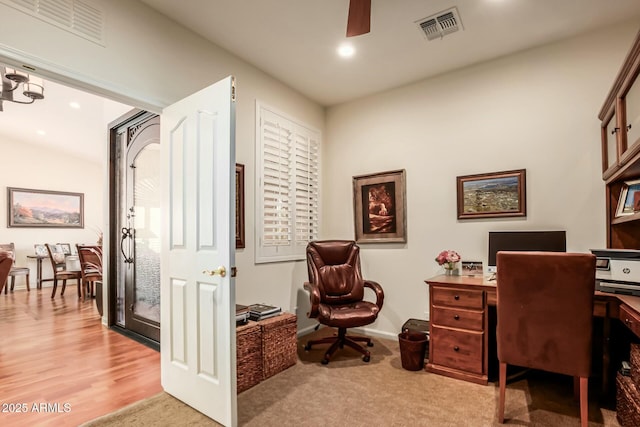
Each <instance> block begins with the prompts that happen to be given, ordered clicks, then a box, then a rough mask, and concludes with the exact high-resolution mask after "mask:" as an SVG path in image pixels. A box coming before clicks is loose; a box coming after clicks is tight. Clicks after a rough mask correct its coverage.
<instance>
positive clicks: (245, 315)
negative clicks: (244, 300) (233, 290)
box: [236, 304, 249, 326]
mask: <svg viewBox="0 0 640 427" xmlns="http://www.w3.org/2000/svg"><path fill="white" fill-rule="evenodd" d="M248 320H249V306H248V305H240V304H236V326H238V325H244V324H245V323H247V321H248Z"/></svg>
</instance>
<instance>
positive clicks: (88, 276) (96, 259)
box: [76, 244, 102, 297]
mask: <svg viewBox="0 0 640 427" xmlns="http://www.w3.org/2000/svg"><path fill="white" fill-rule="evenodd" d="M76 249H77V251H78V257H79V258H80V274H81V276H82V292H83V294H84V293H85V292H88V293H89V296H90V297H93V296H94V295H95V283H96V282H99V281H101V280H102V248H101V247H100V246H96V245H80V244H76ZM85 295H86V294H85Z"/></svg>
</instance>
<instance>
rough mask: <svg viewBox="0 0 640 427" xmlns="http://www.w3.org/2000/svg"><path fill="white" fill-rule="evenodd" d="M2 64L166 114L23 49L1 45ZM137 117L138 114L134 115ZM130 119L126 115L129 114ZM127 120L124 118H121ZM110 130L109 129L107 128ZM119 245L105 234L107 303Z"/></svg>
mask: <svg viewBox="0 0 640 427" xmlns="http://www.w3.org/2000/svg"><path fill="white" fill-rule="evenodd" d="M0 62H2V63H4V64H6V65H10V66H14V67H16V68H18V69H22V68H23V66H24V65H25V64H26V65H28V66H29V67H31V69H30V72H33V73H35V74H37V75H39V76H42V77H43V78H45V80H51V81H53V82H56V83H59V84H62V85H65V86H69V87H71V88H74V89H78V90H82V91H85V92H88V93H92V94H94V95H97V96H102V97H105V98H109V99H112V100H114V101H117V102H121V103H123V104H127V105H130V106H132V107H133V108H134V111H137V112H138V114H142V113H144V112H150V113H155V114H158V115H161V114H162V108H163V106H162V105H160V104H158V103H157V102H153V101H152V100H150V99H147V98H146V97H144V96H143V95H142V94H140V93H138V92H135V91H131V90H128V89H127V90H125V88H122V87H119V86H116V85H114V84H112V83H110V82H107V81H104V80H100V81H99V80H96V79H94V78H92V77H91V76H89V75H87V74H83V73H78V72H75V71H73V70H71V69H69V68H65V67H61V66H59V65H56V64H54V63H52V62H48V61H44V60H42V59H41V58H39V57H37V56H35V55H32V54H30V53H28V52H24V51H22V50H17V49H13V48H11V47H10V46H7V45H4V44H1V43H0ZM132 114H136V113H132ZM125 116H126V114H125ZM121 117H123V116H121ZM105 130H106V129H105ZM104 149H105V150H106V151H107V157H106V160H107V163H106V165H105V166H104V170H103V172H104V190H105V194H104V198H103V200H102V203H103V215H104V218H105V221H104V223H103V224H102V225H103V226H105V227H108V226H109V224H108V218H109V206H110V198H111V195H110V194H109V182H108V180H109V174H110V170H111V168H112V167H113V165H112V164H111V158H110V157H108V148H107V146H106V145H105V147H104ZM116 242H118V240H117V239H116V240H112V236H111V235H110V233H104V235H103V241H102V247H103V250H104V252H103V258H102V264H103V281H104V283H105V284H106V285H107V286H103V289H102V296H103V303H104V304H107V307H109V304H111V302H110V301H111V295H110V292H109V289H111V286H109V284H110V283H111V277H112V276H111V274H112V269H111V264H112V263H111V254H110V251H111V247H112V246H113V245H114V244H115V243H116ZM103 313H104V315H103V317H102V324H103V325H105V326H109V325H112V324H113V322H114V321H115V318H114V317H113V316H111V314H110V311H109V310H108V309H106V310H104V312H103Z"/></svg>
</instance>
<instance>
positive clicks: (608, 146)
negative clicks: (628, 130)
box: [602, 113, 618, 172]
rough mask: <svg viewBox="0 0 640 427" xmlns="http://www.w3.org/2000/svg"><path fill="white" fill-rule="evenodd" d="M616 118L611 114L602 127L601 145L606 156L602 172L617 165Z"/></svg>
mask: <svg viewBox="0 0 640 427" xmlns="http://www.w3.org/2000/svg"><path fill="white" fill-rule="evenodd" d="M617 123H618V117H617V115H616V113H613V115H612V116H611V118H610V119H609V121H608V122H606V124H605V125H604V126H603V132H604V133H603V135H602V143H603V144H604V153H603V154H606V162H605V163H604V164H603V167H604V170H603V172H605V171H607V170H609V169H610V168H612V167H613V166H617V165H618V127H617Z"/></svg>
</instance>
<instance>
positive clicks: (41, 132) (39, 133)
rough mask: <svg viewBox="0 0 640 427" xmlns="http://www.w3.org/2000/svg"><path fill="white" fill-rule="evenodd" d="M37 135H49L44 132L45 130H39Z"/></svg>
mask: <svg viewBox="0 0 640 427" xmlns="http://www.w3.org/2000/svg"><path fill="white" fill-rule="evenodd" d="M36 133H37V134H38V135H42V136H44V135H46V134H47V133H46V132H45V131H43V130H38V131H36Z"/></svg>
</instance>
